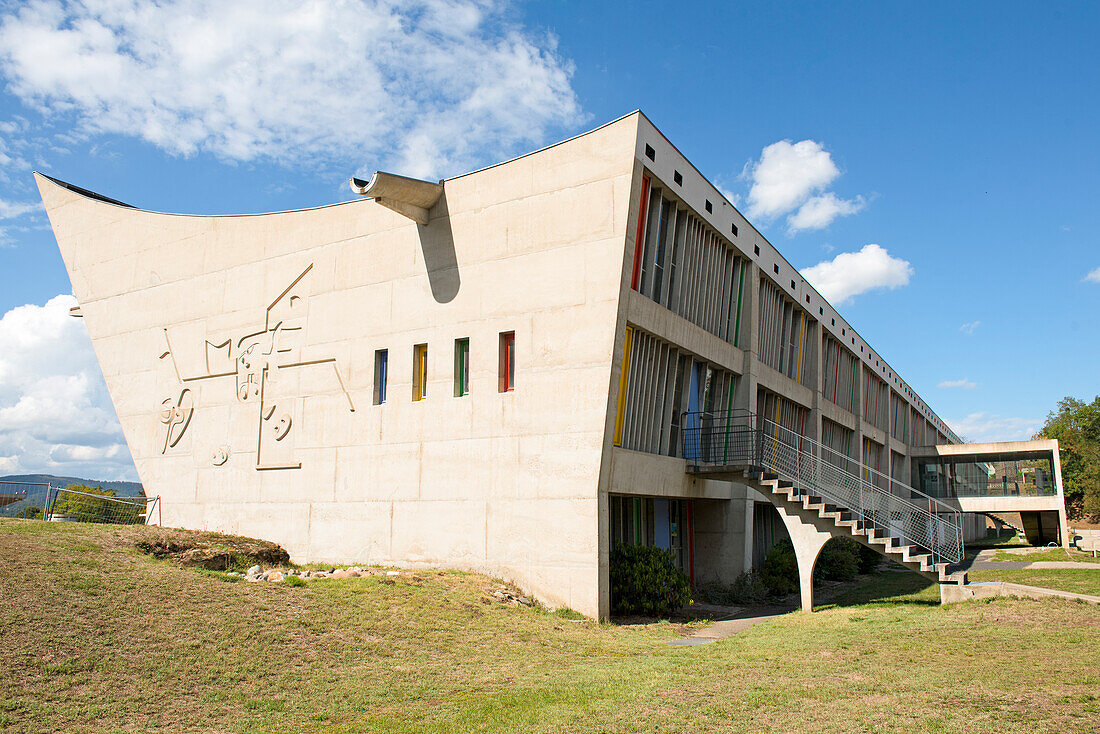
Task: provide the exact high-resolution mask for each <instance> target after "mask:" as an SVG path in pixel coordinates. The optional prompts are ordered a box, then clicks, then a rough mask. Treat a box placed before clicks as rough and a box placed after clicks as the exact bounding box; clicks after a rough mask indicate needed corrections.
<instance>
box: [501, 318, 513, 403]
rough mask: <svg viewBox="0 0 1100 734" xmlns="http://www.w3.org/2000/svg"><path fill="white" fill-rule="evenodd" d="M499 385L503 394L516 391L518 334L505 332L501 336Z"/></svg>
mask: <svg viewBox="0 0 1100 734" xmlns="http://www.w3.org/2000/svg"><path fill="white" fill-rule="evenodd" d="M498 384H499V385H500V391H501V392H512V390H515V389H516V332H514V331H505V332H502V333H501V335H500V375H499V380H498Z"/></svg>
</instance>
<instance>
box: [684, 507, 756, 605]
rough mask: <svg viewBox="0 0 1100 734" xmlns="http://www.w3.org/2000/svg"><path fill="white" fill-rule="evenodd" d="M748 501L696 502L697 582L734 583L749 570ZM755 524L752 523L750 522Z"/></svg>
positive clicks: (749, 528) (749, 527)
mask: <svg viewBox="0 0 1100 734" xmlns="http://www.w3.org/2000/svg"><path fill="white" fill-rule="evenodd" d="M745 506H746V503H745V500H744V499H743V498H740V497H735V498H733V499H728V500H720V499H696V500H695V538H694V540H695V582H696V583H697V584H699V583H709V582H718V583H722V584H732V583H733V582H734V581H736V580H737V577H738V576H739V575H741V573H742V572H743V571H744V570H745V558H744V555H745V547H746V543H745V538H744V536H743V533H744V532H745V531H746V528H747V529H748V530H749V531H750V532H751V529H752V525H751V524H748V525H747V524H746V523H745V518H744V513H745V509H746V508H745ZM750 523H751V520H750Z"/></svg>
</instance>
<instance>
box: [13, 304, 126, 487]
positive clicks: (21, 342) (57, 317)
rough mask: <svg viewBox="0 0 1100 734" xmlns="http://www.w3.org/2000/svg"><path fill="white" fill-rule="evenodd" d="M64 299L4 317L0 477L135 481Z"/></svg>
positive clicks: (83, 334)
mask: <svg viewBox="0 0 1100 734" xmlns="http://www.w3.org/2000/svg"><path fill="white" fill-rule="evenodd" d="M74 305H76V299H75V298H73V297H72V296H68V295H61V296H56V297H55V298H52V299H50V300H49V301H48V302H47V303H46V304H45V305H43V306H38V305H34V304H32V305H26V306H18V307H16V308H13V309H12V310H10V311H8V312H7V313H6V314H4V315H3V317H0V469H3V471H4V472H5V473H9V474H10V473H36V472H43V473H49V474H65V475H70V476H72V475H76V476H81V475H83V476H86V477H88V478H91V479H134V478H135V477H136V472H135V470H134V466H133V462H132V461H131V459H130V454H129V451H128V450H127V448H126V444H125V442H124V440H123V437H122V431H121V428H120V426H119V423H118V419H117V418H116V417H115V412H114V408H113V407H112V405H111V401H110V398H109V397H108V395H107V388H106V386H105V385H104V383H103V376H102V373H101V372H100V369H99V365H98V363H97V362H96V359H95V354H94V353H93V351H92V344H91V340H90V339H89V338H88V333H87V331H86V330H85V329H84V323H83V322H82V321H81V320H80V319H74V318H72V317H71V316H69V308H70V307H71V306H74Z"/></svg>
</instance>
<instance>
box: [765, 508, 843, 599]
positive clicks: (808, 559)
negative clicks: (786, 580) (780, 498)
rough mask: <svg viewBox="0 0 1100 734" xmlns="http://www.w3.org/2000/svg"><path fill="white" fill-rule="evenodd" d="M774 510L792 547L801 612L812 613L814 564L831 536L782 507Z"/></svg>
mask: <svg viewBox="0 0 1100 734" xmlns="http://www.w3.org/2000/svg"><path fill="white" fill-rule="evenodd" d="M776 509H777V510H778V511H779V516H780V517H781V518H783V524H784V525H785V526H786V527H787V534H788V535H790V536H791V543H792V544H793V545H794V555H795V559H796V560H797V561H798V583H799V587H800V590H801V595H802V611H804V612H812V611H813V610H814V564H816V563H817V557H818V556H819V555H820V554H821V549H822V548H824V547H825V544H826V543H828V542H829V540H830V539H831V538H832V537H833V536H832V534H831V533H827V532H824V531H821V530H818V529H817V528H815V527H814V526H813V525H810V524H809V523H804V522H803V521H802V519H801V518H800V517H799V516H798V515H796V514H792V513H789V512H788V511H787V510H786V509H784V508H782V507H778V506H777V507H776Z"/></svg>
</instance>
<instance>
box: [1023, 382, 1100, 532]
mask: <svg viewBox="0 0 1100 734" xmlns="http://www.w3.org/2000/svg"><path fill="white" fill-rule="evenodd" d="M1035 437H1036V438H1054V439H1057V440H1058V448H1059V449H1060V454H1061V458H1062V490H1063V492H1064V493H1065V496H1066V513H1067V514H1068V515H1069V516H1070V517H1071V518H1074V519H1077V518H1087V519H1089V520H1092V521H1096V520H1097V519H1100V395H1098V396H1097V397H1096V398H1094V399H1093V401H1092V402H1091V403H1086V402H1085V401H1083V400H1078V399H1076V398H1073V397H1066V398H1063V399H1062V400H1060V401H1058V409H1057V410H1055V411H1051V413H1050V414H1049V415H1047V421H1046V424H1045V425H1043V428H1042V430H1041V431H1039V433H1037V434H1036V435H1035Z"/></svg>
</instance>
